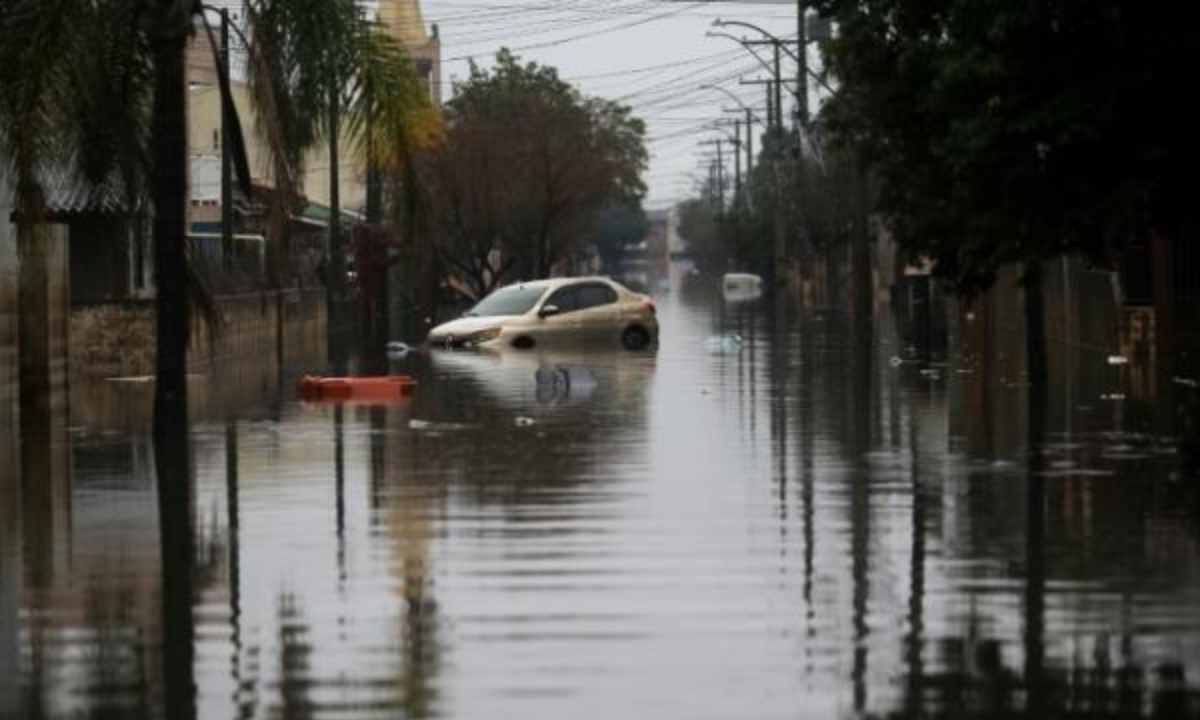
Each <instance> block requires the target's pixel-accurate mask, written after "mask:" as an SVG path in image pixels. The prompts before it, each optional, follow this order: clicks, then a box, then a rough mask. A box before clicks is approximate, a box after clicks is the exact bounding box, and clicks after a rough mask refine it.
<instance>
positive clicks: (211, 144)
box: [188, 84, 367, 213]
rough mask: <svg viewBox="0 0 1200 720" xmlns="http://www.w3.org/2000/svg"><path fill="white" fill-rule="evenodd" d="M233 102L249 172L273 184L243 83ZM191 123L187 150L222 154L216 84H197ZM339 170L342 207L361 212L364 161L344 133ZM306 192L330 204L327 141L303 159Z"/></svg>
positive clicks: (316, 200) (257, 180) (314, 199)
mask: <svg viewBox="0 0 1200 720" xmlns="http://www.w3.org/2000/svg"><path fill="white" fill-rule="evenodd" d="M233 96H234V104H235V105H237V109H238V115H239V117H240V119H241V124H242V136H243V137H244V138H245V140H246V154H247V155H248V157H249V160H250V174H251V176H252V178H253V180H254V182H255V183H256V184H262V185H267V186H273V185H274V184H275V183H274V182H273V181H272V174H271V166H270V156H269V155H268V154H267V151H266V147H265V144H264V143H263V142H262V140H261V139H260V135H259V133H258V131H257V128H256V126H255V123H256V122H257V120H256V118H257V116H256V114H255V112H254V108H253V106H252V105H251V103H250V93H249V89H248V88H247V87H246V86H245V85H244V84H235V85H234V86H233ZM190 102H191V106H190V108H189V111H188V114H189V123H188V135H189V137H188V150H189V154H190V155H193V156H200V155H220V152H221V97H220V93H219V92H218V91H217V89H216V88H198V89H195V90H193V91H192V94H191V98H190ZM339 148H340V149H339V155H340V158H339V161H340V162H339V163H338V166H339V171H338V177H339V178H340V186H341V205H342V209H343V210H348V211H351V212H359V213H361V212H362V210H363V208H364V207H365V205H366V197H367V191H366V183H365V173H364V172H363V165H362V163H361V162H359V161H358V159H357V158H356V153H355V150H354V148H353V145H352V143H351V142H350V141H348V140H347V139H346V138H345V137H343V138H342V139H341V142H340V143H339ZM304 167H305V172H304V178H303V180H302V183H303V192H304V194H305V196H306V197H307V198H308V199H309V201H311V202H314V203H318V204H321V205H326V206H328V205H329V152H328V150H327V144H326V143H322V144H321V145H320V146H319V147H317V148H314V149H312V150H310V151H309V152H308V154H307V155H306V156H305V161H304Z"/></svg>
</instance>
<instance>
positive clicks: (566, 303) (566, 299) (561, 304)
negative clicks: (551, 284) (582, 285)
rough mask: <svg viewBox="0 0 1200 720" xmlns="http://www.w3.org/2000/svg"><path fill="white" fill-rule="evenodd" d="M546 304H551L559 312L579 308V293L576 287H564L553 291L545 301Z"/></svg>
mask: <svg viewBox="0 0 1200 720" xmlns="http://www.w3.org/2000/svg"><path fill="white" fill-rule="evenodd" d="M546 304H547V305H553V306H554V307H556V308H558V312H560V313H568V312H572V311H574V310H578V309H579V295H578V293H577V288H573V287H565V288H562V289H561V290H557V291H555V293H554V294H553V295H551V296H550V299H549V300H547V301H546Z"/></svg>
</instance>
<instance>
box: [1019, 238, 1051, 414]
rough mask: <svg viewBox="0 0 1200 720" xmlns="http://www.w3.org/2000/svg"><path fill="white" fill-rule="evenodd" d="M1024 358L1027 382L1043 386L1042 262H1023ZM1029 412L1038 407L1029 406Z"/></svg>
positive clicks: (1043, 306) (1045, 372)
mask: <svg viewBox="0 0 1200 720" xmlns="http://www.w3.org/2000/svg"><path fill="white" fill-rule="evenodd" d="M1024 295H1025V360H1026V364H1027V366H1028V376H1029V384H1030V385H1033V386H1039V387H1043V386H1045V384H1046V378H1047V376H1048V375H1049V370H1048V363H1047V359H1046V310H1045V300H1044V298H1043V296H1042V264H1041V262H1039V261H1036V260H1035V261H1031V262H1028V263H1026V264H1025V277H1024ZM1029 411H1030V413H1033V412H1035V411H1039V412H1040V409H1039V408H1034V407H1031V408H1029Z"/></svg>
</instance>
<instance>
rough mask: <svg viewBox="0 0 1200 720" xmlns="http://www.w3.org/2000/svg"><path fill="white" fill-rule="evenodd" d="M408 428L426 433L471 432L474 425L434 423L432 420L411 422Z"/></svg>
mask: <svg viewBox="0 0 1200 720" xmlns="http://www.w3.org/2000/svg"><path fill="white" fill-rule="evenodd" d="M408 427H409V429H410V430H422V431H425V432H450V431H455V430H470V429H471V428H472V427H474V426H473V425H468V424H466V423H453V422H433V421H430V420H409V421H408Z"/></svg>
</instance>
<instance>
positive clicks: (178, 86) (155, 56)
mask: <svg viewBox="0 0 1200 720" xmlns="http://www.w3.org/2000/svg"><path fill="white" fill-rule="evenodd" d="M246 10H247V15H248V18H249V26H250V33H249V41H248V50H249V67H250V75H251V86H252V97H253V100H254V102H255V104H256V106H257V107H258V109H259V112H258V117H259V119H260V127H259V130H260V132H262V133H263V135H264V136H265V137H266V139H267V143H266V146H267V148H268V151H269V153H270V156H271V165H272V168H273V171H274V172H273V175H274V178H273V179H274V182H275V184H276V192H275V193H273V195H272V213H271V218H272V223H271V224H272V231H271V232H270V237H269V246H270V259H271V262H270V263H269V268H270V270H269V272H270V273H271V274H272V280H273V281H274V283H275V284H276V285H277V284H278V258H279V255H280V253H281V250H282V249H283V248H285V247H286V236H287V224H288V223H287V220H288V216H289V212H290V209H291V204H292V203H293V202H294V198H295V190H296V187H297V182H298V178H299V177H300V176H301V172H300V171H301V165H300V163H301V161H302V157H303V150H305V149H307V148H308V147H311V146H312V145H313V144H315V143H316V142H318V141H319V140H320V138H321V136H322V132H328V131H329V129H330V125H329V124H326V120H327V119H328V118H329V117H330V113H329V112H328V105H329V101H330V98H333V97H339V98H341V99H342V100H344V102H345V103H346V105H347V110H346V114H347V122H348V123H349V126H350V127H351V128H352V129H353V130H354V131H356V133H357V135H358V137H360V138H363V144H364V146H365V147H367V148H369V150H368V151H367V152H369V153H370V154H371V156H372V157H373V158H376V159H378V158H382V157H385V156H387V155H388V154H389V153H392V154H395V153H396V152H398V151H394V150H393V148H392V147H391V146H389V145H387V142H389V141H391V140H393V139H394V138H396V137H397V136H398V135H402V134H403V128H405V127H407V126H408V125H409V124H411V123H412V122H414V117H415V115H416V114H417V112H418V111H419V109H420V108H419V105H418V104H417V103H418V101H419V99H420V98H421V97H422V96H421V95H420V94H419V93H414V92H413V91H412V88H413V87H415V85H416V84H415V80H413V79H412V73H411V70H410V69H409V68H408V64H407V59H406V57H405V55H404V53H403V50H402V49H401V48H400V47H399V46H398V44H397V43H396V42H395V41H392V40H391V39H390V38H387V37H386V36H384V35H383V33H381V32H379V31H377V30H376V29H374V28H373V27H372V26H371V25H369V24H368V23H367V21H366V20H365V18H364V17H363V15H362V13H361V12H360V10H359V8H358V7H357V4H356V3H355V2H354V0H250V1H249V2H248V3H247V5H246ZM203 13H204V7H203V6H202V5H201V4H200V3H197V2H194V1H193V0H51V1H50V2H46V1H45V0H0V81H2V85H0V156H2V158H3V160H4V161H5V162H7V163H9V165H10V166H11V168H12V170H13V174H14V176H15V177H16V184H17V189H16V201H17V206H18V209H19V210H20V211H21V213H22V218H24V219H25V225H24V226H23V227H22V229H20V230H19V233H23V235H22V237H33V234H34V233H36V232H37V227H38V224H39V223H38V221H39V220H40V218H41V210H42V208H43V207H44V191H43V189H42V177H41V174H42V173H43V172H44V170H45V169H46V167H47V166H50V165H55V166H63V167H67V168H69V169H71V170H72V171H75V172H79V173H84V172H85V171H86V175H88V176H92V177H91V178H90V179H94V178H95V177H96V176H107V175H108V174H109V173H111V172H112V171H113V168H115V167H121V168H124V170H123V171H122V173H123V174H130V171H131V170H134V171H137V173H140V176H141V177H149V178H150V182H149V183H148V186H149V199H150V204H151V206H152V208H153V213H154V220H153V235H154V242H155V253H154V257H155V277H156V281H157V285H158V298H157V318H158V319H157V327H158V340H157V343H158V347H157V351H158V352H157V360H156V364H157V368H156V370H157V383H156V392H155V418H156V427H157V428H167V429H178V428H182V427H184V426H185V425H186V418H187V397H186V385H185V377H186V360H187V343H188V338H189V336H190V325H191V323H190V313H189V309H188V294H187V288H188V263H187V257H186V248H185V236H186V211H187V170H188V157H187V132H186V130H187V115H186V93H187V77H186V67H185V62H184V53H185V50H186V47H187V42H188V38H189V37H190V35H191V33H192V32H193V31H194V28H195V23H196V20H197V18H202V17H203ZM122 23H123V24H122ZM106 30H107V31H109V32H110V33H111V37H106V35H105V34H104V33H105V32H106ZM98 45H99V46H101V47H104V48H107V49H109V50H111V52H108V53H105V54H103V55H101V56H100V57H97V56H96V55H95V54H94V50H95V48H96V47H97V46H98ZM97 64H99V65H100V67H101V70H100V74H99V77H100V78H101V79H104V80H107V81H108V82H105V83H101V84H96V85H93V86H92V87H91V88H89V86H88V82H87V81H85V80H84V78H86V77H87V71H88V69H90V68H94V67H95V66H96V65H97ZM92 80H95V78H94V77H93V78H92ZM80 98H92V99H97V100H98V102H99V103H100V104H99V106H98V107H99V108H101V109H103V110H104V111H103V112H89V113H83V112H79V111H78V110H79V102H80ZM226 102H228V103H232V100H231V99H230V98H228V97H226ZM92 109H93V110H95V109H96V108H92ZM97 118H100V120H99V121H98V120H97ZM96 128H99V129H100V132H99V133H98V132H96V130H95V129H96ZM368 128H369V129H370V132H368V131H367V129H368ZM398 128H399V129H398ZM105 132H107V134H108V135H109V136H110V137H111V138H115V139H116V140H114V141H113V142H99V141H98V140H97V137H101V136H103V135H104V133H105ZM98 148H99V149H100V150H102V151H103V152H97V149H98ZM135 174H136V173H135ZM130 176H131V177H132V176H133V175H130ZM137 187H138V186H137V184H134V183H131V184H127V185H126V188H127V190H128V191H134V190H136V189H137ZM247 189H248V188H247Z"/></svg>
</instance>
